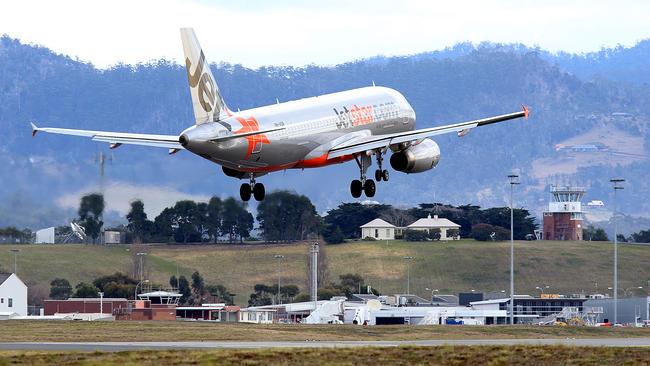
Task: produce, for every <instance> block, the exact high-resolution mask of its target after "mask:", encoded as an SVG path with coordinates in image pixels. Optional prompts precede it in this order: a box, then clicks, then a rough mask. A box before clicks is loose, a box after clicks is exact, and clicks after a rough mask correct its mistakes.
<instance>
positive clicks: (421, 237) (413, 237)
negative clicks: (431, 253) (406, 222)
mask: <svg viewBox="0 0 650 366" xmlns="http://www.w3.org/2000/svg"><path fill="white" fill-rule="evenodd" d="M428 238H429V234H428V233H427V232H426V230H411V229H407V230H404V240H406V241H427V239H428Z"/></svg>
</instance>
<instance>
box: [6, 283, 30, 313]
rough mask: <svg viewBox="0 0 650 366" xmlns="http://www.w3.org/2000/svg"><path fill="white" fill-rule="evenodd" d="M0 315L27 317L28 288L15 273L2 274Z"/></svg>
mask: <svg viewBox="0 0 650 366" xmlns="http://www.w3.org/2000/svg"><path fill="white" fill-rule="evenodd" d="M0 313H3V314H6V315H7V316H9V315H8V314H11V313H15V314H16V315H18V316H27V286H26V285H25V283H24V282H23V281H22V280H21V279H20V278H18V276H16V274H15V273H0Z"/></svg>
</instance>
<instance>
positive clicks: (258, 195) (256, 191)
mask: <svg viewBox="0 0 650 366" xmlns="http://www.w3.org/2000/svg"><path fill="white" fill-rule="evenodd" d="M265 195H266V190H265V189H264V184H262V183H255V185H254V186H253V197H255V201H263V200H264V196H265Z"/></svg>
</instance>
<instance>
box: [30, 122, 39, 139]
mask: <svg viewBox="0 0 650 366" xmlns="http://www.w3.org/2000/svg"><path fill="white" fill-rule="evenodd" d="M30 124H31V125H32V137H34V136H36V132H38V127H37V126H36V125H35V124H34V122H30Z"/></svg>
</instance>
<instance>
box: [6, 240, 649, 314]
mask: <svg viewBox="0 0 650 366" xmlns="http://www.w3.org/2000/svg"><path fill="white" fill-rule="evenodd" d="M4 248H5V250H3V251H2V252H4V253H5V254H4V255H0V267H1V268H2V269H4V270H5V271H6V270H10V269H11V268H12V267H13V259H12V257H11V254H10V253H9V249H11V248H19V249H20V250H21V251H20V253H19V254H18V275H19V276H20V277H21V278H22V279H23V280H24V281H25V282H26V283H27V285H28V286H29V287H30V294H31V296H35V295H41V296H47V294H48V293H49V282H50V281H51V280H52V279H54V278H55V277H63V278H67V279H68V280H69V281H70V282H71V283H72V284H73V286H74V284H76V283H78V282H80V281H91V280H92V279H94V278H95V277H98V276H100V275H105V274H110V273H114V272H116V271H121V272H125V273H133V268H134V267H133V252H134V251H136V250H140V249H143V250H144V251H146V252H148V253H149V255H148V256H147V257H146V266H145V267H146V272H147V278H150V279H151V280H152V281H153V282H155V283H159V284H167V283H168V280H169V277H170V276H171V275H173V274H176V271H177V270H178V272H179V273H180V274H181V275H185V276H187V277H189V276H190V275H191V273H192V272H193V271H195V270H198V271H199V272H200V273H201V274H202V275H203V276H204V277H205V279H206V282H207V283H221V284H224V285H225V286H227V287H228V289H229V290H230V291H231V292H234V293H236V294H237V296H236V298H235V301H236V303H237V304H239V305H245V304H246V301H247V299H248V295H249V294H250V293H251V292H252V287H253V285H254V284H256V283H267V284H270V283H275V281H277V263H276V261H275V259H273V256H274V255H275V254H281V255H284V256H285V257H286V259H285V261H284V262H283V268H282V278H283V279H282V282H283V283H285V284H296V285H298V286H299V287H300V288H301V290H302V291H305V289H306V278H307V254H308V250H309V249H308V245H307V244H306V243H303V244H288V245H263V244H260V245H210V246H208V245H206V246H169V245H151V246H142V247H140V248H131V247H130V246H126V245H119V246H105V247H102V246H90V245H72V244H67V245H16V246H9V245H6V246H4ZM131 249H133V250H131ZM321 250H324V251H325V253H326V257H327V263H328V272H329V280H338V275H340V274H343V273H349V272H353V273H359V274H361V275H362V276H363V277H364V278H365V279H366V282H367V283H369V284H371V285H372V286H373V287H374V288H376V289H378V290H379V291H380V292H382V293H384V294H393V293H399V292H404V291H405V287H406V263H405V262H404V260H403V259H402V258H403V257H404V256H407V255H408V256H413V257H415V259H414V260H413V263H412V265H411V291H412V292H413V293H416V294H419V295H421V296H423V297H429V296H430V292H429V291H427V290H425V288H432V289H440V293H457V292H459V291H470V290H472V289H475V290H479V291H500V290H506V289H507V288H508V283H509V282H508V279H509V243H508V242H501V243H482V242H475V241H473V240H461V241H457V242H426V243H409V242H402V241H395V242H388V243H387V242H355V243H348V244H341V245H328V246H324V248H322V249H321ZM612 254H613V246H612V244H611V243H597V242H555V241H529V242H526V241H522V242H516V243H515V275H516V281H515V288H516V291H517V293H521V294H538V292H537V290H535V287H536V286H542V285H548V286H550V288H549V289H548V290H547V292H558V293H579V292H583V291H584V292H586V293H593V292H601V293H602V292H607V287H608V286H611V285H612V265H613V262H612ZM619 261H620V262H619V263H620V265H619V281H620V282H619V288H621V289H626V288H629V287H637V286H643V287H644V290H643V292H644V293H645V291H647V290H646V289H647V286H648V281H649V280H650V246H635V245H625V244H623V245H620V247H619Z"/></svg>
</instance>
